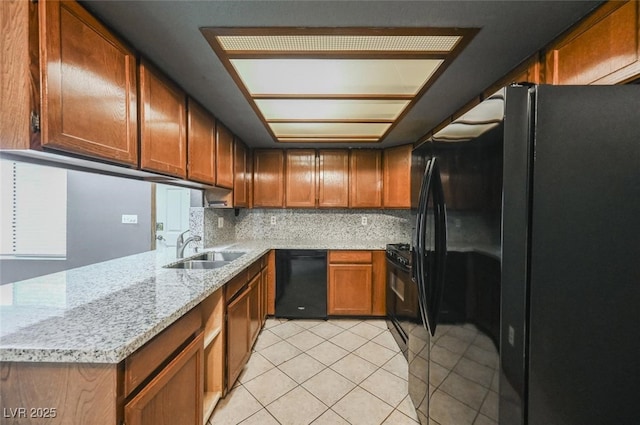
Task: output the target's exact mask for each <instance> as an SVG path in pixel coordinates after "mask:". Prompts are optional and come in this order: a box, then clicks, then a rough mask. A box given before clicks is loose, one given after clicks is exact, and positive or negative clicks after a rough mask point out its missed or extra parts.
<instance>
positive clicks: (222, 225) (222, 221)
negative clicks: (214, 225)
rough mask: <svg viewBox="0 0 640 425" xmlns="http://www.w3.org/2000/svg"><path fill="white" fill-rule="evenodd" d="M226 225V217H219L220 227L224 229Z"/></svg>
mask: <svg viewBox="0 0 640 425" xmlns="http://www.w3.org/2000/svg"><path fill="white" fill-rule="evenodd" d="M223 227H224V217H218V229H222V228H223Z"/></svg>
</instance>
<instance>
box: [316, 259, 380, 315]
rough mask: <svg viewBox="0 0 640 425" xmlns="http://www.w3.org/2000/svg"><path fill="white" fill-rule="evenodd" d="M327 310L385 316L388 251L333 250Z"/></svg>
mask: <svg viewBox="0 0 640 425" xmlns="http://www.w3.org/2000/svg"><path fill="white" fill-rule="evenodd" d="M328 259H329V266H328V271H329V276H328V287H327V314H328V315H330V316H331V315H334V316H384V315H385V314H386V304H385V298H386V295H385V294H386V288H385V285H386V263H385V254H384V251H329V256H328Z"/></svg>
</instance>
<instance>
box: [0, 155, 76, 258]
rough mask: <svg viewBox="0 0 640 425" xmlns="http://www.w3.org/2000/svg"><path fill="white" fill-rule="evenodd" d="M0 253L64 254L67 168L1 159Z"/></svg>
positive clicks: (24, 255)
mask: <svg viewBox="0 0 640 425" xmlns="http://www.w3.org/2000/svg"><path fill="white" fill-rule="evenodd" d="M0 178H1V183H0V197H1V201H2V208H1V209H0V224H1V227H0V256H1V257H2V258H39V259H41V258H43V257H44V258H52V259H54V258H62V259H63V258H65V256H66V254H67V171H66V170H64V169H61V168H53V167H45V166H41V165H35V164H29V163H25V162H18V161H12V160H7V159H1V160H0Z"/></svg>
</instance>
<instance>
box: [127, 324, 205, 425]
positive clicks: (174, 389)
mask: <svg viewBox="0 0 640 425" xmlns="http://www.w3.org/2000/svg"><path fill="white" fill-rule="evenodd" d="M203 339H204V334H203V333H202V332H201V333H200V334H199V335H198V336H197V337H196V338H195V339H194V340H193V341H192V342H191V343H190V344H189V345H187V347H186V348H185V349H184V350H182V352H181V353H180V354H178V356H176V357H175V358H174V359H173V360H172V361H171V362H170V363H169V364H168V365H167V366H166V367H165V368H163V369H162V371H161V372H160V373H159V374H158V375H157V376H156V377H155V378H154V379H153V380H151V382H149V384H147V385H146V386H145V387H144V388H143V389H142V390H141V391H140V392H139V393H138V394H137V395H136V396H135V397H134V398H133V399H132V400H131V401H130V402H129V403H127V404H126V406H125V408H124V419H125V423H126V424H127V425H175V424H184V425H189V424H194V425H201V424H202V396H203V392H204V387H203V380H202V378H203V353H204V350H203Z"/></svg>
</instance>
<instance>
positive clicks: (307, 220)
mask: <svg viewBox="0 0 640 425" xmlns="http://www.w3.org/2000/svg"><path fill="white" fill-rule="evenodd" d="M220 217H222V218H223V220H224V226H223V227H222V228H218V219H219V218H220ZM364 218H366V224H362V223H363V219H364ZM272 221H275V224H272ZM190 225H191V231H192V233H193V234H198V235H203V241H202V242H203V243H202V246H201V247H208V246H211V245H214V244H221V243H224V242H227V241H233V240H255V239H267V240H269V239H277V240H287V239H291V240H300V239H312V240H323V239H331V240H388V241H393V242H409V241H410V239H411V214H410V212H409V210H349V209H327V210H324V209H323V210H306V209H251V210H245V209H243V210H240V214H239V216H238V217H235V214H234V211H233V210H232V209H214V208H191V223H190Z"/></svg>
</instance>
